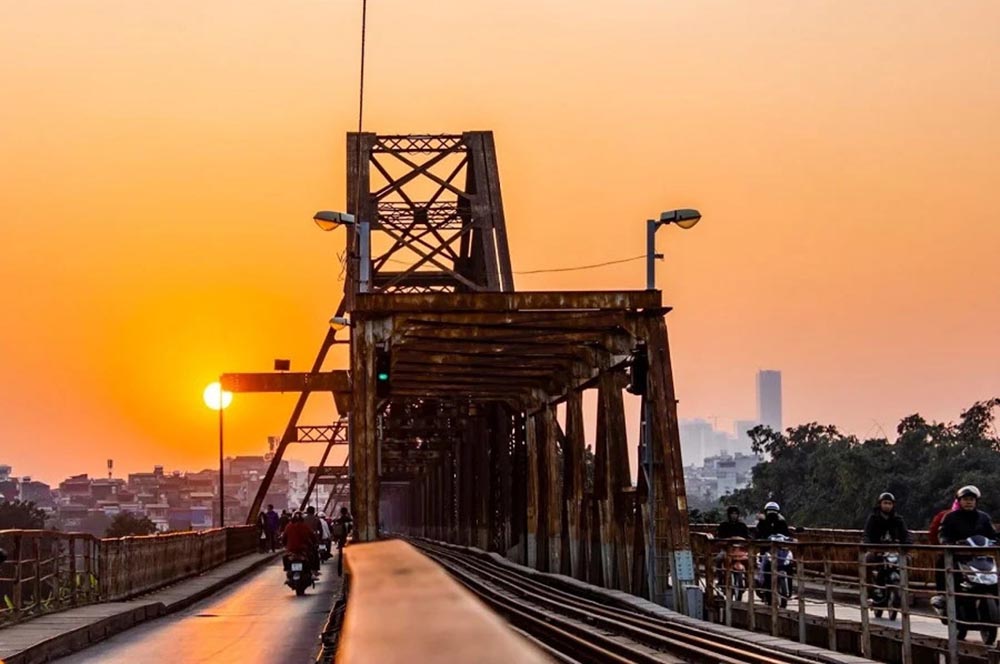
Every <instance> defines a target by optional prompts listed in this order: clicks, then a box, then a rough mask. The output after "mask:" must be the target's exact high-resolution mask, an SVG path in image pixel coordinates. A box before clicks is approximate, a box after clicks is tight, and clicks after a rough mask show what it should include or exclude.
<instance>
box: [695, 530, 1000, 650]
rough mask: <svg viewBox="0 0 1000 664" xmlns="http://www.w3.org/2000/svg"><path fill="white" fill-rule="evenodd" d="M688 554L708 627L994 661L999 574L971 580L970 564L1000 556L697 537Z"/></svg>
mask: <svg viewBox="0 0 1000 664" xmlns="http://www.w3.org/2000/svg"><path fill="white" fill-rule="evenodd" d="M817 535H818V534H817V533H811V534H810V539H812V538H813V537H816V536H817ZM859 536H860V534H858V538H859ZM803 539H805V538H803ZM692 545H693V546H692V548H693V550H694V552H695V557H696V563H697V567H698V570H699V582H700V584H701V586H702V588H703V589H704V592H705V598H706V602H705V608H706V613H707V616H706V618H707V619H709V620H711V621H714V622H719V623H724V624H726V625H729V626H734V627H742V628H745V629H750V630H755V631H763V632H769V633H771V634H772V635H774V636H781V637H785V638H791V639H794V640H798V641H799V642H801V643H807V644H810V645H814V646H819V647H823V648H828V649H830V650H836V651H839V652H846V653H850V654H856V655H861V656H863V657H871V658H873V659H878V660H881V661H891V662H902V663H903V664H920V663H921V662H925V661H926V662H935V663H937V662H939V661H945V662H948V663H949V664H959V662H960V661H961V662H966V661H976V660H979V661H990V662H994V661H1000V652H998V651H997V650H996V648H995V646H994V645H993V641H994V640H995V639H996V634H997V627H998V626H1000V615H998V613H1000V609H998V606H1000V594H998V586H997V579H996V576H995V571H996V570H995V569H994V571H993V576H991V575H990V574H989V573H986V574H980V575H979V576H978V577H975V578H974V576H973V575H974V574H976V571H975V570H972V569H970V567H969V566H968V565H969V562H970V561H971V560H972V559H973V558H975V557H980V560H984V559H985V558H990V557H991V558H992V559H993V560H994V561H997V560H1000V547H995V546H994V547H982V548H979V547H977V548H975V549H973V548H971V547H968V546H931V545H926V544H914V545H907V546H899V545H892V544H879V545H868V544H859V543H858V542H857V538H856V539H855V541H854V542H843V541H840V542H838V541H816V540H813V541H803V540H799V541H794V542H771V541H746V540H715V539H713V538H712V537H711V536H710V535H706V534H703V533H694V534H693V535H692ZM986 566H988V563H987V564H986ZM939 583H940V584H941V585H943V586H944V587H943V588H942V589H938V584H939ZM935 596H938V597H939V599H940V600H941V602H940V605H941V610H940V611H937V610H935V609H934V608H933V607H932V604H931V600H932V598H934V597H935ZM935 601H938V600H935Z"/></svg>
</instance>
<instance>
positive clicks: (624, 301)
mask: <svg viewBox="0 0 1000 664" xmlns="http://www.w3.org/2000/svg"><path fill="white" fill-rule="evenodd" d="M661 306H662V299H661V294H660V292H659V291H534V292H527V291H522V292H516V293H475V294H471V293H420V294H413V293H407V294H393V295H388V294H380V293H361V294H358V296H357V299H356V301H355V305H354V309H353V310H352V311H353V313H354V314H355V315H356V316H363V315H365V314H370V313H372V314H378V313H383V314H385V313H409V312H418V313H419V312H426V313H438V312H441V311H446V312H459V311H482V312H513V311H517V312H526V311H548V310H550V309H554V310H582V311H589V310H606V309H611V310H618V311H623V310H630V309H659V308H660V307H661ZM661 312H663V313H665V311H664V310H661Z"/></svg>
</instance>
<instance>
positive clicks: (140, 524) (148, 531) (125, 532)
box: [104, 512, 156, 537]
mask: <svg viewBox="0 0 1000 664" xmlns="http://www.w3.org/2000/svg"><path fill="white" fill-rule="evenodd" d="M155 532H156V524H155V523H153V522H152V521H150V520H149V517H148V516H146V515H145V514H142V515H139V516H136V515H135V514H132V513H131V512H122V513H120V514H116V515H115V518H114V519H112V520H111V525H110V526H108V529H107V530H106V531H105V533H104V536H105V537H130V536H133V535H152V534H153V533H155Z"/></svg>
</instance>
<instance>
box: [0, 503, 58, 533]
mask: <svg viewBox="0 0 1000 664" xmlns="http://www.w3.org/2000/svg"><path fill="white" fill-rule="evenodd" d="M48 516H49V515H48V514H46V513H45V510H43V509H41V508H40V507H38V506H36V505H35V503H33V502H30V501H28V502H22V501H20V500H15V501H13V502H6V501H5V502H0V530H43V529H44V528H45V520H46V519H48Z"/></svg>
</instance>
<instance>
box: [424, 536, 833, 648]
mask: <svg viewBox="0 0 1000 664" xmlns="http://www.w3.org/2000/svg"><path fill="white" fill-rule="evenodd" d="M412 543H413V544H414V545H415V546H417V547H418V548H420V549H421V550H422V551H424V552H425V553H427V554H428V555H429V556H430V557H431V558H434V559H435V560H436V561H437V562H438V563H440V564H442V566H444V567H445V569H447V570H448V571H449V572H452V571H453V568H454V566H455V565H458V566H461V567H463V568H464V569H465V570H468V571H470V572H471V573H473V574H475V575H477V576H479V577H480V578H482V579H484V580H488V583H491V584H493V585H494V586H497V587H500V588H502V589H503V591H504V592H509V593H512V594H515V595H517V596H519V597H521V598H523V599H527V600H528V601H530V602H531V603H533V604H536V605H542V606H546V607H547V608H548V609H549V610H551V611H556V612H558V613H562V614H564V615H567V616H570V617H573V618H575V619H577V620H582V621H585V622H587V623H590V624H592V625H596V626H600V627H602V628H604V629H607V630H608V631H611V632H616V633H618V634H621V635H624V636H626V637H627V638H628V639H631V640H633V641H635V642H637V643H641V644H643V645H646V646H648V647H653V648H657V649H661V650H664V651H665V652H668V653H674V654H681V653H682V654H683V655H684V656H686V657H688V658H691V659H692V661H705V662H708V661H711V662H746V663H749V664H778V663H781V664H807V663H809V664H814V663H815V662H816V660H814V659H808V658H805V657H800V656H796V655H793V654H785V653H775V651H774V650H773V649H768V648H763V647H761V646H758V645H755V644H752V643H746V642H744V641H740V640H738V639H732V638H729V637H726V636H724V635H720V634H717V633H714V632H712V633H707V632H705V631H702V630H698V629H697V628H694V627H689V626H686V625H681V624H677V623H672V624H671V623H666V622H664V621H660V620H657V619H655V618H652V617H646V616H642V615H640V614H637V613H635V612H632V611H628V610H625V609H614V608H609V607H608V606H606V605H603V604H600V603H598V602H594V601H592V600H588V599H585V598H582V597H580V596H578V595H574V594H572V593H567V592H564V591H561V590H556V589H554V588H551V587H550V586H547V585H545V584H541V583H538V582H536V581H532V580H530V579H528V578H526V577H525V576H524V575H521V574H518V573H517V572H515V571H513V570H509V569H506V568H504V567H502V566H500V565H497V564H496V563H493V562H491V561H486V560H482V559H479V558H475V557H473V556H467V555H461V554H456V553H455V552H452V551H448V550H444V549H442V548H441V547H437V546H434V545H429V544H427V543H424V542H412ZM492 592H493V593H494V594H495V593H496V590H493V591H492ZM596 637H597V635H594V634H593V633H591V634H590V635H589V638H591V639H594V638H596ZM617 642H620V641H616V643H617Z"/></svg>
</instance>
